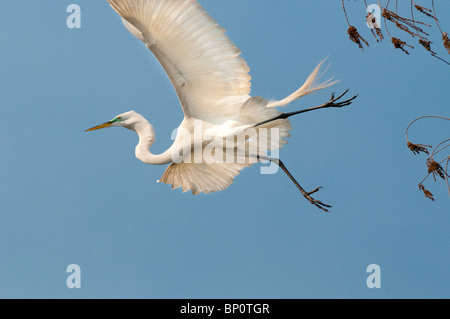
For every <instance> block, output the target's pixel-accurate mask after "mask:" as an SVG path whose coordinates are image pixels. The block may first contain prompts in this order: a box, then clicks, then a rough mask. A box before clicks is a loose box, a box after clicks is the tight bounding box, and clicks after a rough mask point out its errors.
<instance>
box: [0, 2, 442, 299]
mask: <svg viewBox="0 0 450 319" xmlns="http://www.w3.org/2000/svg"><path fill="white" fill-rule="evenodd" d="M70 3H72V2H69V1H54V0H45V1H32V0H22V1H5V3H3V4H2V5H3V9H2V11H1V12H0V35H1V39H2V45H1V46H0V58H1V61H2V63H1V72H0V86H1V88H2V94H1V95H0V105H1V117H2V123H1V125H0V148H1V150H2V156H1V165H0V181H1V182H0V202H1V210H0V298H17V297H18V298H449V297H450V274H449V270H448V264H449V263H450V258H449V254H448V251H449V245H450V238H449V230H448V229H449V227H450V210H449V207H450V199H449V196H448V191H447V189H446V187H445V185H444V183H443V182H442V181H439V182H438V183H434V181H432V180H431V179H430V180H429V181H428V183H427V184H426V186H427V188H428V189H430V190H431V191H432V192H433V193H434V195H435V197H436V202H434V203H433V202H431V201H430V200H428V199H425V198H424V196H423V194H422V193H421V192H420V191H419V190H418V188H417V184H418V183H419V182H420V180H421V179H422V178H423V177H424V173H425V170H426V167H425V160H426V157H425V156H423V155H421V156H413V154H412V153H411V152H410V151H408V149H407V148H406V142H405V136H404V131H405V128H406V126H407V125H408V123H409V122H410V121H412V120H413V119H414V118H416V117H418V116H422V115H443V116H448V115H449V114H448V88H449V84H448V83H449V79H450V78H449V74H450V73H449V71H450V69H449V68H448V66H447V65H445V64H444V63H442V62H440V61H438V60H437V59H434V58H432V57H430V56H429V55H427V54H426V53H425V51H424V50H421V49H420V48H417V50H413V51H412V52H411V55H409V56H406V55H405V54H403V53H402V52H400V51H398V50H394V49H393V47H392V45H391V43H390V41H389V40H388V39H387V40H385V41H384V42H383V43H382V44H378V45H376V44H375V41H374V40H373V39H372V38H371V35H370V33H369V30H368V29H365V26H364V21H363V17H364V12H363V10H364V8H363V6H362V5H361V4H358V3H356V2H352V1H350V2H348V12H349V16H350V19H351V22H352V23H353V24H355V25H356V26H357V27H358V29H359V30H360V32H361V33H362V34H363V35H364V36H365V37H366V38H367V39H368V40H370V43H371V47H370V48H368V49H366V50H365V51H364V53H362V52H361V50H359V49H358V48H357V46H356V45H355V44H353V43H351V42H350V41H349V40H348V36H347V33H346V31H347V24H346V21H345V18H344V16H343V13H342V11H341V5H340V2H339V1H269V0H258V1H256V0H245V1H242V0H239V1H238V0H228V1H206V0H203V1H200V3H201V4H202V5H203V6H204V7H205V8H206V10H207V11H208V12H209V13H210V14H211V15H212V16H213V17H214V18H215V19H216V20H218V22H219V23H220V24H221V26H223V27H224V28H226V29H227V32H228V35H229V36H230V37H231V39H232V40H233V41H234V42H235V44H236V45H237V46H238V47H239V48H240V49H241V50H242V51H243V54H242V56H243V57H244V58H245V59H246V60H247V62H248V64H249V66H250V68H251V72H250V74H251V75H252V77H253V80H252V83H253V86H252V89H253V91H252V95H254V96H263V97H266V98H283V97H285V96H286V95H287V94H290V93H291V92H292V91H294V90H295V89H297V88H298V86H299V84H301V83H302V82H303V80H304V79H305V78H306V76H307V75H308V74H309V72H310V71H311V70H312V69H313V67H314V66H315V65H316V64H317V63H318V62H319V61H320V60H322V59H323V58H328V62H329V64H330V67H329V69H328V71H327V75H329V76H333V77H335V78H336V79H339V80H340V81H341V82H340V83H339V84H337V85H335V86H334V87H333V88H330V89H327V90H326V92H324V93H322V94H317V95H314V96H311V97H307V98H304V99H302V100H300V101H297V102H295V103H293V104H291V105H290V106H289V109H288V110H290V111H293V110H297V109H301V108H305V107H310V106H314V105H318V104H321V103H323V102H325V101H326V100H328V98H329V95H330V94H331V93H333V92H334V91H336V92H341V91H343V90H345V89H347V88H350V93H351V94H355V93H358V94H359V98H358V99H357V101H356V102H355V103H354V104H353V105H352V106H351V107H348V108H346V109H342V110H334V109H329V110H323V111H318V112H312V113H308V114H304V115H301V116H298V117H296V118H293V119H292V124H293V126H294V129H293V131H292V137H291V138H290V139H289V144H288V145H287V146H286V147H285V148H284V149H283V150H282V151H281V153H280V156H281V158H282V159H283V161H284V162H285V164H286V166H287V167H288V168H289V169H290V170H291V172H292V174H293V175H294V176H296V177H297V178H298V180H299V181H300V183H301V184H302V185H303V186H304V187H305V188H307V189H314V188H315V187H317V186H320V185H321V186H324V189H323V190H321V191H320V193H319V194H317V195H316V197H317V198H319V199H321V200H323V201H324V202H326V203H330V204H332V205H333V209H332V213H331V214H325V213H323V212H321V211H320V210H318V209H317V208H315V207H314V206H312V205H310V204H309V203H308V202H307V201H305V199H304V198H303V197H302V196H301V195H300V194H299V193H298V190H297V189H296V188H295V187H294V186H293V185H292V183H291V182H290V181H289V179H288V178H287V177H286V176H285V175H284V174H282V172H281V171H280V172H279V173H278V174H276V175H260V174H259V167H258V166H254V167H251V168H249V169H246V170H245V171H244V172H243V173H242V174H241V175H239V176H238V177H237V178H236V180H235V182H234V184H232V186H231V187H230V188H229V189H227V190H226V191H223V192H220V193H216V194H210V195H201V196H192V195H190V194H182V193H181V191H180V190H176V191H171V190H170V187H169V186H167V185H161V184H157V183H156V180H158V179H159V178H160V177H161V175H162V173H163V171H164V168H163V167H156V166H149V165H145V164H143V163H141V162H140V161H139V160H137V159H136V158H135V156H134V147H135V145H136V144H137V136H136V135H135V134H134V133H133V132H131V131H128V130H124V129H109V130H103V131H98V132H92V133H85V132H84V130H85V129H87V128H89V127H91V126H93V125H96V124H99V123H102V122H104V121H106V120H109V119H111V118H112V117H113V116H115V115H117V114H120V113H123V112H125V111H128V110H131V109H134V110H136V111H137V112H139V113H141V114H143V115H144V116H145V117H147V119H149V121H150V122H151V123H152V124H153V125H154V127H155V130H156V132H157V141H156V143H155V146H154V149H155V152H158V151H163V150H164V149H165V148H167V147H169V146H170V145H171V140H170V136H171V133H172V130H173V129H174V128H176V127H177V126H178V124H179V123H180V121H181V120H182V116H183V113H182V111H181V108H180V106H179V104H178V99H177V97H176V94H175V92H174V90H173V88H172V87H171V85H170V82H169V80H168V79H167V77H166V75H165V74H164V72H163V70H162V68H161V67H160V66H159V64H158V63H157V61H156V59H155V58H154V57H153V56H152V55H151V54H150V52H149V51H148V50H147V49H146V48H145V46H144V45H143V44H142V43H141V42H140V41H138V40H137V39H135V38H134V37H133V36H132V35H131V34H129V32H128V31H127V30H126V29H125V28H124V27H123V25H122V23H121V22H120V19H119V17H118V16H117V14H116V13H115V12H114V11H113V10H112V9H111V8H110V7H109V5H108V4H107V1H106V0H105V1H87V0H78V1H76V2H73V3H77V4H78V5H80V7H81V10H82V12H81V15H82V16H81V17H82V20H81V29H68V28H67V26H66V18H67V16H68V13H66V8H67V6H68V5H69V4H70ZM423 3H425V2H423ZM437 5H438V7H437V9H438V13H439V12H441V13H444V12H449V11H450V3H448V2H446V1H439V3H438V4H437ZM358 18H360V21H358V20H357V19H358ZM441 20H442V27H443V28H444V30H447V31H448V30H449V29H450V21H447V20H445V17H443V18H442V19H441ZM432 30H433V32H434V33H433V36H432V38H433V39H434V40H435V42H436V48H437V47H439V49H438V50H439V52H440V53H441V54H440V55H442V56H443V57H447V59H448V55H447V53H446V52H445V51H444V50H443V49H441V44H440V34H437V30H436V29H435V28H433V29H432ZM402 37H403V38H405V39H407V37H406V36H403V35H402ZM411 138H412V141H415V142H418V143H424V144H432V145H436V144H437V143H438V142H440V141H441V140H443V139H445V138H448V124H446V123H445V122H442V123H441V122H439V121H433V120H429V121H423V122H419V123H417V125H416V126H414V127H413V128H412V130H411ZM70 264H78V265H79V266H80V268H81V288H80V289H68V288H67V286H66V278H67V276H68V275H69V274H68V273H67V272H66V268H67V266H68V265H70ZM370 264H378V265H379V266H380V267H381V281H382V287H381V288H380V289H368V287H367V286H366V279H367V277H368V276H369V274H368V273H367V272H366V268H367V266H368V265H370Z"/></svg>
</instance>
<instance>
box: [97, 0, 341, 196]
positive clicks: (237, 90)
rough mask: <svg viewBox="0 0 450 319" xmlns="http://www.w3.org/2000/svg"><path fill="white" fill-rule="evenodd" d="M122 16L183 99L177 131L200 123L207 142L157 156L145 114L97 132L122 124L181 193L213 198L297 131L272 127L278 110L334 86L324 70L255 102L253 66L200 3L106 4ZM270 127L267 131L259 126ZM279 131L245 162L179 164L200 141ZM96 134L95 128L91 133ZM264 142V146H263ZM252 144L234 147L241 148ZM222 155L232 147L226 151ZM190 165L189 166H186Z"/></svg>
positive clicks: (180, 141)
mask: <svg viewBox="0 0 450 319" xmlns="http://www.w3.org/2000/svg"><path fill="white" fill-rule="evenodd" d="M108 2H109V3H110V5H111V7H112V8H113V9H114V10H115V11H116V12H117V13H118V14H119V15H120V16H121V17H122V20H123V23H124V25H125V27H126V28H127V29H128V30H129V31H130V32H131V33H132V34H133V35H134V36H136V37H137V38H138V39H140V40H141V41H142V42H144V44H145V45H146V46H147V47H148V48H149V49H150V50H151V51H152V53H153V54H154V55H155V57H156V58H157V59H158V61H159V62H160V63H161V65H162V66H163V68H164V69H165V71H166V73H167V75H168V76H169V78H170V80H171V82H172V84H173V86H174V88H175V90H176V93H177V94H178V97H179V100H180V103H181V106H182V109H183V112H184V115H185V117H184V120H183V121H182V123H181V124H180V127H179V130H178V131H179V132H181V131H186V130H187V131H188V132H191V133H193V131H194V125H196V124H195V123H199V122H198V121H200V124H201V125H202V130H203V132H204V135H203V136H202V140H201V141H200V142H199V141H194V140H193V139H190V140H189V139H188V140H187V139H186V138H184V137H183V136H181V134H178V135H177V137H176V139H175V141H174V143H173V145H172V146H171V148H170V149H168V150H167V151H166V152H164V153H163V154H160V155H153V154H152V153H150V151H149V148H150V147H151V145H152V144H153V143H154V141H155V133H154V130H153V127H152V126H151V125H150V123H148V122H147V121H146V120H145V119H144V118H143V117H142V116H141V115H139V114H137V113H136V112H134V111H130V112H127V113H124V114H121V115H119V116H117V117H116V118H115V119H113V120H112V121H109V122H107V123H105V124H103V125H100V126H97V127H94V128H93V129H97V128H102V127H107V126H123V127H126V128H129V129H132V130H134V131H136V132H137V134H138V135H139V138H140V139H139V144H138V146H137V147H136V156H137V157H138V158H139V159H140V160H142V161H143V162H145V163H149V164H157V165H161V164H170V165H169V167H168V168H167V169H166V171H165V172H164V174H163V176H162V178H161V180H160V182H163V183H166V184H171V185H172V186H173V187H172V188H179V187H181V188H182V190H183V192H186V191H188V190H191V192H192V193H193V194H199V193H201V192H203V193H210V192H216V191H220V190H223V189H225V188H227V187H228V186H230V184H231V183H232V182H233V180H234V177H235V176H236V175H238V174H239V172H240V171H241V170H242V169H243V168H245V167H247V166H250V165H252V164H254V162H255V161H252V159H253V160H254V159H255V158H256V157H255V156H258V155H260V156H264V155H265V154H266V152H267V151H268V150H273V149H277V148H281V147H282V146H283V145H284V144H286V143H287V142H286V141H285V139H284V138H286V137H288V136H289V131H290V130H291V129H292V127H291V124H290V122H289V120H288V119H277V120H274V121H268V120H270V119H273V118H275V117H277V116H279V115H280V114H282V113H281V112H280V111H279V110H277V109H276V108H275V107H279V106H285V105H287V104H289V103H290V102H292V101H294V100H295V99H298V98H299V97H302V96H305V95H308V94H310V93H312V92H314V91H317V90H320V89H323V88H325V87H327V86H329V85H332V84H333V83H331V82H330V81H326V82H323V83H319V82H318V80H319V79H320V74H319V69H320V66H321V65H320V64H319V65H318V66H317V67H316V68H315V69H314V71H313V72H312V74H311V75H310V76H309V77H308V79H307V80H306V81H305V83H304V84H303V86H302V87H301V88H300V89H299V90H297V91H296V92H294V93H293V94H292V95H290V96H288V97H287V98H285V99H283V100H281V101H268V100H265V99H263V98H260V97H251V96H250V87H251V83H250V80H251V77H250V75H249V74H248V72H249V70H250V69H249V67H248V66H247V63H246V62H245V60H244V59H243V58H242V57H241V56H240V53H241V51H240V50H239V49H238V48H236V46H235V45H234V44H233V43H232V42H231V41H230V40H229V38H228V37H227V36H226V35H225V30H224V29H223V28H221V27H220V26H219V25H218V24H217V22H216V21H215V20H214V19H212V18H211V17H210V16H209V15H208V14H207V13H206V11H205V10H204V9H203V8H202V7H201V6H200V4H199V3H198V2H197V1H195V0H108ZM263 121H268V122H267V123H264V124H263V125H260V126H258V127H256V128H255V127H254V126H255V124H257V123H260V122H263ZM270 128H277V129H279V134H278V136H277V137H276V138H272V137H271V136H270V135H269V136H264V137H261V138H262V139H263V142H262V144H263V145H265V146H264V147H261V148H259V149H258V151H257V152H256V154H249V153H248V152H247V153H246V155H245V157H246V158H245V159H244V161H243V162H242V161H240V162H239V161H236V162H234V163H223V162H220V161H217V160H215V161H214V160H213V161H211V159H208V158H206V157H204V158H203V160H201V162H192V157H193V155H192V154H186V155H185V156H184V155H183V156H184V157H183V161H181V162H180V161H177V162H174V160H173V154H179V153H180V151H181V150H182V149H185V148H186V147H187V148H192V149H193V148H194V146H195V145H197V146H198V145H199V143H201V147H202V148H205V146H206V145H207V143H208V142H210V141H211V140H212V138H211V136H206V135H207V134H206V132H208V134H209V135H211V134H210V133H211V132H213V135H214V136H213V138H215V139H216V140H217V139H219V140H220V139H225V138H226V137H227V136H228V135H232V134H235V133H236V132H240V134H244V135H245V134H246V133H248V132H250V130H253V133H255V132H256V133H255V134H256V135H255V134H254V135H253V137H252V138H259V137H260V136H259V135H260V130H261V129H270ZM93 129H91V130H93ZM264 138H265V140H264ZM248 143H249V140H246V141H245V142H244V143H243V144H242V143H241V144H240V145H235V146H233V148H234V149H235V150H237V149H239V148H241V147H243V148H245V146H246V145H247V144H248ZM223 148H224V150H225V149H226V147H225V146H223ZM187 159H189V160H187Z"/></svg>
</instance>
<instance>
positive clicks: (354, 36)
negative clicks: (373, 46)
mask: <svg viewBox="0 0 450 319" xmlns="http://www.w3.org/2000/svg"><path fill="white" fill-rule="evenodd" d="M347 33H348V35H349V38H350V40H352V41H353V42H355V43H356V44H357V45H358V46H359V47H360V49H361V50H363V51H364V47H363V45H362V42H364V44H365V45H367V46H369V43H368V42H367V41H366V40H364V38H363V37H362V36H361V35H360V34H359V33H358V30H357V29H356V28H355V27H354V26H352V25H351V26H350V27H349V28H348V30H347ZM361 41H362V42H361Z"/></svg>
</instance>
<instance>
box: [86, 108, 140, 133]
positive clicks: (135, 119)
mask: <svg viewBox="0 0 450 319" xmlns="http://www.w3.org/2000/svg"><path fill="white" fill-rule="evenodd" d="M142 120H144V121H145V119H144V118H143V116H142V115H140V114H138V113H136V112H135V111H129V112H126V113H122V114H119V115H117V116H116V117H114V118H113V119H112V120H111V121H108V122H106V123H103V124H100V125H97V126H94V127H91V128H90V129H87V130H86V132H89V131H95V130H99V129H101V128H105V127H116V126H118V127H125V128H127V129H130V130H134V128H135V126H136V124H138V123H140V122H141V121H142Z"/></svg>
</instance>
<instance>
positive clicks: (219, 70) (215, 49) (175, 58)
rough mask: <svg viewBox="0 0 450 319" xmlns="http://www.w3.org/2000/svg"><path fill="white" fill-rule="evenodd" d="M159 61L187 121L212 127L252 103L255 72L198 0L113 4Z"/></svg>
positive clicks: (124, 0) (112, 1) (116, 1)
mask: <svg viewBox="0 0 450 319" xmlns="http://www.w3.org/2000/svg"><path fill="white" fill-rule="evenodd" d="M108 2H109V3H110V4H111V7H112V8H113V9H114V10H115V11H116V12H117V13H118V14H119V15H120V16H121V17H122V18H123V21H124V24H125V26H126V27H127V29H128V30H129V31H130V32H131V33H132V34H133V35H135V36H136V37H137V38H138V39H140V40H141V41H143V42H144V43H145V44H146V45H147V47H148V48H149V49H150V50H151V51H152V52H153V54H154V55H155V56H156V58H157V59H158V60H159V62H160V63H161V65H162V66H163V68H164V69H165V71H166V73H167V75H168V76H169V78H170V80H171V82H172V84H173V86H174V88H175V90H176V92H177V94H178V97H179V99H180V102H181V105H182V108H183V112H184V114H185V116H189V117H195V118H199V119H202V120H207V121H210V122H212V123H218V122H220V121H224V119H225V118H227V117H228V118H229V117H233V116H235V115H236V114H237V113H238V111H239V107H240V106H241V105H242V104H243V103H244V102H245V101H246V100H247V99H248V98H249V94H250V87H251V84H250V80H251V77H250V75H249V74H248V72H249V70H250V69H249V67H248V66H247V63H246V62H245V60H244V59H243V58H241V57H240V53H241V51H240V50H239V49H238V48H236V46H235V45H234V44H233V43H232V42H231V41H230V39H229V38H228V37H227V36H226V35H225V30H224V29H223V28H221V27H220V26H219V25H218V24H217V22H216V21H215V20H214V19H212V18H211V17H210V16H209V15H208V14H207V13H206V11H205V10H204V9H203V8H202V7H201V6H200V4H199V3H198V2H197V1H195V0H108Z"/></svg>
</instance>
